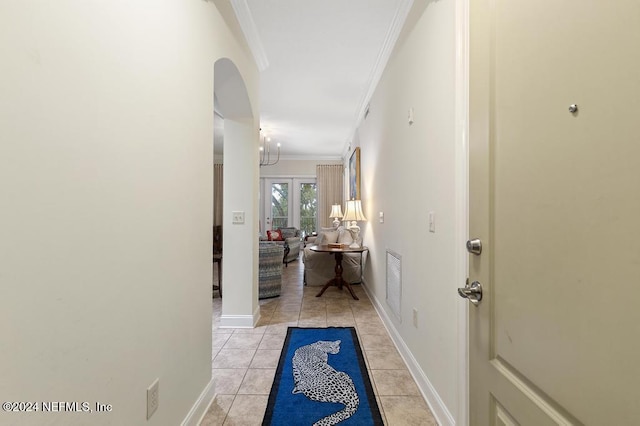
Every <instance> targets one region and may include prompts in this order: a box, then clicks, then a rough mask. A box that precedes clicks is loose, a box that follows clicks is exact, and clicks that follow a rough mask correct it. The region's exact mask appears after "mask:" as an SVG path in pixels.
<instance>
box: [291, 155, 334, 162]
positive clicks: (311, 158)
mask: <svg viewBox="0 0 640 426" xmlns="http://www.w3.org/2000/svg"><path fill="white" fill-rule="evenodd" d="M282 160H288V161H342V157H341V156H339V155H313V154H309V155H281V156H280V161H282Z"/></svg>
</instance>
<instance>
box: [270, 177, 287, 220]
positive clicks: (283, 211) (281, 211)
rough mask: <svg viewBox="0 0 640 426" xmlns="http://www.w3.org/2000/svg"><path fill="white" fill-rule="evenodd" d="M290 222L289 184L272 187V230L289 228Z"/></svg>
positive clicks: (277, 184)
mask: <svg viewBox="0 0 640 426" xmlns="http://www.w3.org/2000/svg"><path fill="white" fill-rule="evenodd" d="M288 221H289V184H288V183H274V184H272V185H271V229H279V228H284V227H286V226H288Z"/></svg>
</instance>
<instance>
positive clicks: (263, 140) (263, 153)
mask: <svg viewBox="0 0 640 426" xmlns="http://www.w3.org/2000/svg"><path fill="white" fill-rule="evenodd" d="M276 148H277V150H278V154H277V156H276V159H275V160H273V161H272V160H271V138H270V137H268V136H266V135H265V134H263V133H262V129H260V167H262V166H273V165H274V164H277V163H278V161H280V143H278V144H276Z"/></svg>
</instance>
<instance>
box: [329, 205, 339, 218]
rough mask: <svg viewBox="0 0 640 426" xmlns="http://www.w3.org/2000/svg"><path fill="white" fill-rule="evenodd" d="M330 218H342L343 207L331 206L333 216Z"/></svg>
mask: <svg viewBox="0 0 640 426" xmlns="http://www.w3.org/2000/svg"><path fill="white" fill-rule="evenodd" d="M329 217H335V218H338V217H342V206H340V204H334V205H332V206H331V214H330V215H329Z"/></svg>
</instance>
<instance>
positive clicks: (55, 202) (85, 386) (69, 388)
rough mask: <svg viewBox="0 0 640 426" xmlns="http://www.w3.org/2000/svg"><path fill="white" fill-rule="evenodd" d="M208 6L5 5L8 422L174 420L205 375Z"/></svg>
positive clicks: (248, 77)
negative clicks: (63, 406) (149, 410)
mask: <svg viewBox="0 0 640 426" xmlns="http://www.w3.org/2000/svg"><path fill="white" fill-rule="evenodd" d="M245 52H246V49H245V47H244V46H242V45H240V44H238V42H237V41H236V40H235V39H234V38H233V36H232V35H231V33H230V32H229V30H228V29H227V27H226V24H225V22H224V21H223V19H222V17H221V16H220V14H219V13H218V11H217V10H216V8H215V6H214V5H213V4H212V3H207V2H204V1H182V0H164V1H150V0H138V1H135V2H128V1H110V2H97V1H79V0H78V1H71V0H69V1H63V2H46V1H36V2H19V1H12V2H9V1H5V2H2V3H0V55H1V57H2V66H1V68H2V72H1V73H0V129H1V131H0V138H1V140H0V200H1V201H0V332H1V333H2V336H3V339H2V350H1V355H0V357H1V360H2V362H1V363H0V377H2V379H1V380H0V395H2V397H3V400H13V401H89V402H91V403H92V404H93V403H94V402H97V401H99V402H102V403H109V404H112V405H113V411H112V412H111V413H108V414H96V413H94V414H91V415H87V414H74V413H52V414H45V413H25V414H24V415H20V414H17V413H5V412H1V413H0V423H2V424H20V425H29V424H51V423H55V424H65V425H73V424H88V423H90V424H96V425H98V424H122V425H124V424H147V423H146V420H145V416H146V388H147V386H149V385H150V384H151V383H152V382H153V380H154V379H156V378H158V377H159V378H160V407H159V409H158V411H157V412H156V413H155V415H154V416H153V417H152V419H151V420H150V421H149V422H148V424H150V425H161V424H162V425H176V424H179V423H180V422H181V421H182V420H183V419H185V417H186V416H187V413H188V412H189V410H190V409H191V408H192V406H193V405H194V403H195V402H196V400H197V399H198V397H199V396H200V395H201V392H203V390H205V389H206V387H207V385H208V383H209V382H210V379H211V270H212V268H211V238H212V236H211V225H212V223H211V222H212V219H211V218H212V195H211V194H212V167H211V164H212V155H213V150H212V141H213V119H212V117H213V97H212V95H213V67H214V62H215V61H216V59H218V58H220V57H229V58H231V59H232V60H233V62H234V63H235V64H236V65H237V67H238V69H239V70H240V71H241V73H242V74H243V77H244V80H245V82H246V84H247V88H248V93H249V96H250V99H251V103H252V106H253V109H254V117H257V116H258V114H257V110H256V107H257V104H258V102H257V99H258V98H257V93H258V74H257V69H256V68H255V65H254V64H253V62H252V60H251V59H250V58H249V57H248V56H247V55H246V54H245Z"/></svg>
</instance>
